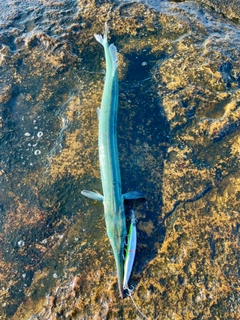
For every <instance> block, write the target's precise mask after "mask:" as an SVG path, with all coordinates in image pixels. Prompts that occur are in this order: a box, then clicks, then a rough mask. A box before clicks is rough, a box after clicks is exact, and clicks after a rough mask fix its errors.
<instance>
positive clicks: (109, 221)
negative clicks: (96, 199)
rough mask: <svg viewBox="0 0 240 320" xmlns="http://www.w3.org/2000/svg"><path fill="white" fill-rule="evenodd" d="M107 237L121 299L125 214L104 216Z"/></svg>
mask: <svg viewBox="0 0 240 320" xmlns="http://www.w3.org/2000/svg"><path fill="white" fill-rule="evenodd" d="M105 221H106V227H107V235H108V238H109V241H110V244H111V246H112V250H113V255H114V259H115V264H116V269H117V277H118V288H119V293H120V296H121V298H122V299H123V268H124V267H123V251H124V243H125V237H126V219H125V214H124V211H123V214H121V215H120V216H119V215H115V216H114V217H113V216H106V215H105Z"/></svg>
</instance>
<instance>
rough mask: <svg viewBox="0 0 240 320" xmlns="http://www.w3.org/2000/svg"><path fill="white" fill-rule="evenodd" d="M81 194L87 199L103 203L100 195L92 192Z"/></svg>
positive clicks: (82, 192) (83, 191)
mask: <svg viewBox="0 0 240 320" xmlns="http://www.w3.org/2000/svg"><path fill="white" fill-rule="evenodd" d="M81 194H82V195H84V196H85V197H87V198H90V199H93V200H97V201H103V196H102V195H101V194H100V193H96V192H93V191H88V190H82V191H81Z"/></svg>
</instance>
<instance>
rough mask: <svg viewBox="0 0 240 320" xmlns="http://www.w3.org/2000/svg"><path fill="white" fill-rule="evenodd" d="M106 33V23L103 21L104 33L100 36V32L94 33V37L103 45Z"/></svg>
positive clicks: (105, 40)
mask: <svg viewBox="0 0 240 320" xmlns="http://www.w3.org/2000/svg"><path fill="white" fill-rule="evenodd" d="M107 34H108V25H107V22H105V32H104V35H103V36H101V35H100V34H94V37H95V39H96V40H97V41H98V42H99V43H101V45H103V46H104V42H105V43H107Z"/></svg>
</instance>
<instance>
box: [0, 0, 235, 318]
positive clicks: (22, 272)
mask: <svg viewBox="0 0 240 320" xmlns="http://www.w3.org/2000/svg"><path fill="white" fill-rule="evenodd" d="M142 3H143V5H142V4H141V3H139V2H138V1H136V2H133V1H125V2H124V3H122V4H120V2H119V1H114V2H112V3H111V2H106V1H96V3H95V2H94V1H90V2H89V3H87V2H84V1H80V0H79V1H66V0H64V1H50V2H46V1H31V2H28V1H26V2H22V1H21V2H20V1H7V2H4V3H1V4H0V25H1V30H0V68H1V73H0V108H1V110H0V112H1V115H0V139H1V143H0V148H1V152H0V154H1V168H0V183H1V184H0V202H1V203H0V222H1V223H0V242H1V250H0V267H1V269H0V281H1V288H2V294H1V295H0V305H1V306H2V308H0V310H1V311H0V318H1V319H11V318H12V319H15V318H18V319H19V318H21V319H30V318H31V317H33V316H34V314H35V315H36V318H37V317H40V319H54V317H57V318H59V319H85V318H87V317H88V318H91V317H94V316H98V317H100V318H102V319H105V318H109V319H114V318H117V319H121V318H124V319H134V318H136V317H137V315H136V310H135V309H134V308H133V306H132V305H131V304H130V303H129V302H128V300H127V299H124V301H123V302H119V300H118V292H117V283H116V276H115V266H114V261H113V258H112V253H111V249H110V245H109V242H108V239H107V237H106V235H105V226H104V217H103V208H102V205H101V204H99V203H95V202H92V201H90V200H88V199H85V198H83V197H82V196H81V194H80V191H81V190H82V189H89V190H98V191H101V181H100V177H99V165H98V153H97V113H96V109H97V107H98V106H99V105H100V101H101V94H102V88H103V79H104V59H103V51H102V48H101V47H100V45H98V44H97V43H96V41H95V39H94V37H93V34H94V33H96V32H97V33H101V32H102V31H103V22H104V21H105V20H108V21H109V25H110V37H111V42H114V43H115V44H116V46H117V48H118V51H119V77H120V83H119V85H120V98H119V116H118V141H119V157H120V164H121V176H122V185H123V192H127V191H130V190H136V189H138V190H141V191H143V192H145V193H146V195H147V199H146V200H139V201H134V202H130V201H129V202H127V203H126V215H127V221H128V223H129V217H128V213H129V210H130V209H131V208H134V209H135V211H136V215H137V219H138V252H137V256H136V264H135V267H134V270H133V277H132V280H131V283H132V284H133V285H134V286H135V287H136V300H137V303H138V304H140V307H142V309H143V312H144V313H147V314H148V315H149V317H150V319H161V316H162V317H163V318H164V319H183V318H184V319H198V318H199V319H200V318H201V317H203V312H204V310H205V311H206V310H208V312H209V314H210V316H209V317H208V316H206V319H210V318H211V316H212V317H213V318H214V317H215V318H216V317H220V318H221V319H235V318H234V317H235V316H236V315H237V312H238V310H237V308H238V298H237V283H238V282H239V274H238V272H239V270H238V257H237V249H239V244H238V241H239V240H238V239H239V224H238V222H237V218H238V215H239V208H238V206H237V202H238V201H239V192H240V190H239V159H240V155H239V147H240V145H239V143H240V142H239V137H238V136H239V124H240V120H239V119H240V115H239V99H240V98H239V97H240V95H239V84H240V83H239V70H240V69H239V56H240V52H239V48H238V47H237V46H236V43H239V40H240V31H239V26H238V25H236V24H234V23H233V22H231V21H228V20H224V18H223V17H221V16H220V15H219V14H218V13H216V12H212V11H211V10H208V9H205V8H203V7H201V6H199V5H196V4H194V3H192V2H186V3H185V2H183V3H169V2H165V1H163V2H161V6H160V5H158V2H156V1H150V2H148V5H146V1H144V2H142ZM96 14H98V19H96ZM204 208H205V210H204ZM203 230H205V232H203ZM149 248H150V249H151V250H150V249H149ZM204 257H206V259H205V260H204ZM196 265H197V267H196ZM198 269H199V270H198ZM76 277H79V279H78V280H77V281H78V282H77V285H76V287H75V288H73V285H72V283H73V282H74V279H76ZM225 277H226V278H227V279H226V278H225ZM224 288H225V289H224ZM226 288H227V289H226ZM225 292H227V293H226V294H225ZM229 299H231V301H232V302H231V304H228V301H229ZM169 305H170V306H171V308H170V307H169ZM74 308H75V309H74ZM70 310H71V312H72V314H70ZM163 310H165V311H163ZM73 311H74V312H73ZM51 317H52V318H51ZM201 319H203V318H201Z"/></svg>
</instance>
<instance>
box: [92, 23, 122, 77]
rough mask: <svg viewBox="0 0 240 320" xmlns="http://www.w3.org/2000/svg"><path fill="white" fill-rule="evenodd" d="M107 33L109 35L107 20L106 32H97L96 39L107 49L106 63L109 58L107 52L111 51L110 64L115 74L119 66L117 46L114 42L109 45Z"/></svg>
mask: <svg viewBox="0 0 240 320" xmlns="http://www.w3.org/2000/svg"><path fill="white" fill-rule="evenodd" d="M107 35H108V26H107V23H106V22H105V32H104V35H103V36H102V35H100V34H95V35H94V37H95V39H96V40H97V41H98V42H99V43H101V45H102V46H103V47H104V50H105V57H106V63H107V64H108V61H107V60H108V59H107V54H106V53H107V52H108V54H109V53H110V61H109V62H110V65H111V67H112V70H113V75H114V74H115V71H116V70H117V67H118V54H117V48H116V47H115V45H114V44H113V43H112V44H110V46H109V45H108V41H107Z"/></svg>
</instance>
